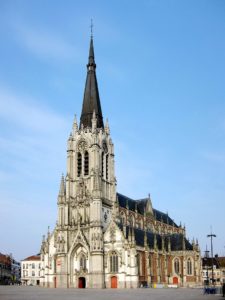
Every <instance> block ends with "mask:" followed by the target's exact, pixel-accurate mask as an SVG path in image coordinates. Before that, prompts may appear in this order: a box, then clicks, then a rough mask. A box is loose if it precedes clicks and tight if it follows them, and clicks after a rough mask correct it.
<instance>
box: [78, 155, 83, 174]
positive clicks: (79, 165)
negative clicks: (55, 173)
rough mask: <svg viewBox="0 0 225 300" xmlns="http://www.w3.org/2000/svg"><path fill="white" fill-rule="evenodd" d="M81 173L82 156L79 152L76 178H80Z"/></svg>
mask: <svg viewBox="0 0 225 300" xmlns="http://www.w3.org/2000/svg"><path fill="white" fill-rule="evenodd" d="M81 172H82V155H81V153H80V152H78V153H77V177H80V175H81Z"/></svg>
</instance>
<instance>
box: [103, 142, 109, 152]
mask: <svg viewBox="0 0 225 300" xmlns="http://www.w3.org/2000/svg"><path fill="white" fill-rule="evenodd" d="M102 149H103V151H104V152H105V153H107V152H108V147H107V144H106V142H103V144H102Z"/></svg>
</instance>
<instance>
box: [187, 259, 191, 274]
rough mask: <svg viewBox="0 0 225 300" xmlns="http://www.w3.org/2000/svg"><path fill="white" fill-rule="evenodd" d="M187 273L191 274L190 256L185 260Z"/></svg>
mask: <svg viewBox="0 0 225 300" xmlns="http://www.w3.org/2000/svg"><path fill="white" fill-rule="evenodd" d="M187 274H188V275H192V261H191V259H190V258H188V260H187Z"/></svg>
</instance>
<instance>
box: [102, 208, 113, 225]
mask: <svg viewBox="0 0 225 300" xmlns="http://www.w3.org/2000/svg"><path fill="white" fill-rule="evenodd" d="M110 220H111V209H110V208H108V207H105V206H103V207H102V225H103V231H105V230H106V228H107V227H108V225H109V222H110Z"/></svg>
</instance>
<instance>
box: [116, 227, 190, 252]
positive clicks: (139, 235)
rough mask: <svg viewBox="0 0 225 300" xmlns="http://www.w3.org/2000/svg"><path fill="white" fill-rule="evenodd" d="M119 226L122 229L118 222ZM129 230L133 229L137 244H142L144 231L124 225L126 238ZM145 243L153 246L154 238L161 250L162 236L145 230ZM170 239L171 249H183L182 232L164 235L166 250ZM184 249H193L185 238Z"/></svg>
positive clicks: (150, 246)
mask: <svg viewBox="0 0 225 300" xmlns="http://www.w3.org/2000/svg"><path fill="white" fill-rule="evenodd" d="M118 226H119V228H120V229H121V230H122V231H123V225H122V223H120V224H118ZM129 231H130V232H131V233H132V232H133V231H134V235H135V241H136V244H137V245H138V246H142V247H143V246H144V240H145V231H144V230H142V229H139V228H131V227H130V226H126V239H128V235H129ZM146 236H147V244H148V246H149V248H151V249H153V248H154V238H156V240H157V247H158V249H159V250H162V236H161V235H160V234H155V233H153V232H151V231H146ZM169 239H170V245H171V250H172V251H180V250H183V235H182V234H169V235H166V236H165V237H164V247H165V249H166V250H167V251H168V243H169ZM185 249H186V250H193V246H192V245H191V243H190V242H189V241H188V240H187V239H186V238H185Z"/></svg>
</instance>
